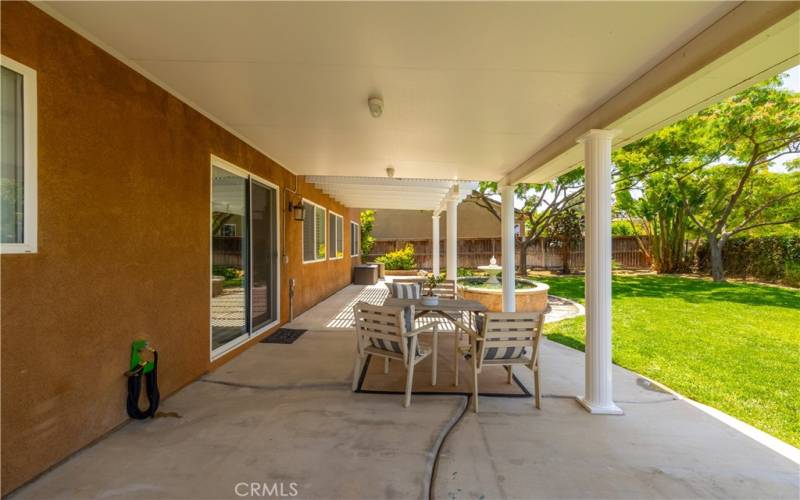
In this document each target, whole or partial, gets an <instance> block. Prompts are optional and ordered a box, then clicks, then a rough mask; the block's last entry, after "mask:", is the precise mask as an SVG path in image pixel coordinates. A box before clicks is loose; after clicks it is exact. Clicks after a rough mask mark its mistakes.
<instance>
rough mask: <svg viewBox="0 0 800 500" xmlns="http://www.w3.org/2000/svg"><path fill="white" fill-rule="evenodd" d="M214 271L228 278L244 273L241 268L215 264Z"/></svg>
mask: <svg viewBox="0 0 800 500" xmlns="http://www.w3.org/2000/svg"><path fill="white" fill-rule="evenodd" d="M213 273H214V276H223V277H224V278H225V279H226V280H234V279H237V278H241V277H242V276H243V275H244V272H243V271H242V270H241V269H239V268H236V267H230V266H214V267H213Z"/></svg>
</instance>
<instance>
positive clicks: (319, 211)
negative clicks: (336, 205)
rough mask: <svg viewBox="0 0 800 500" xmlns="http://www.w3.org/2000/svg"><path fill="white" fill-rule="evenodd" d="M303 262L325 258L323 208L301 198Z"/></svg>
mask: <svg viewBox="0 0 800 500" xmlns="http://www.w3.org/2000/svg"><path fill="white" fill-rule="evenodd" d="M303 212H304V217H303V263H309V262H319V261H323V260H325V255H326V251H325V250H326V248H327V246H326V241H325V236H326V227H325V226H326V224H325V208H324V207H322V206H320V205H317V204H316V203H314V202H313V201H308V200H306V199H303Z"/></svg>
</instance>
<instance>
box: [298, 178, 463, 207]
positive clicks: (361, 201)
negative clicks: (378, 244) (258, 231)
mask: <svg viewBox="0 0 800 500" xmlns="http://www.w3.org/2000/svg"><path fill="white" fill-rule="evenodd" d="M306 182H310V183H312V184H314V185H315V186H316V187H317V188H319V189H320V190H322V191H323V192H324V193H326V194H328V195H330V196H331V197H333V198H334V199H335V200H337V201H339V202H340V203H342V204H344V205H346V206H348V207H353V208H396V209H404V210H433V211H434V213H437V214H438V213H439V212H443V211H445V210H446V207H447V201H448V200H456V201H458V202H461V201H462V200H463V199H464V198H466V197H467V196H469V194H470V193H471V192H472V190H473V189H476V188H477V187H478V183H477V182H472V181H452V180H450V181H448V180H435V179H396V178H388V177H387V178H380V177H343V176H318V175H310V176H307V177H306Z"/></svg>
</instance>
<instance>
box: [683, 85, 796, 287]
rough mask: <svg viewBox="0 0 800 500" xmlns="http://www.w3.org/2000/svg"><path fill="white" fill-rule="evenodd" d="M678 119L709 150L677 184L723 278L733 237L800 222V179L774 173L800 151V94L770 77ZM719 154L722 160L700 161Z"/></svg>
mask: <svg viewBox="0 0 800 500" xmlns="http://www.w3.org/2000/svg"><path fill="white" fill-rule="evenodd" d="M681 126H682V127H684V129H685V130H686V131H687V132H689V133H690V134H691V137H692V138H693V140H694V142H695V143H697V145H698V149H701V150H704V151H705V152H706V153H705V154H704V155H701V156H700V158H701V159H700V160H699V161H697V162H696V163H697V164H696V165H692V164H690V165H688V166H689V167H690V168H689V169H688V170H686V171H685V172H683V173H682V175H681V176H680V177H678V186H679V191H680V194H681V196H682V199H683V202H684V205H685V207H686V208H687V213H688V216H689V218H690V219H691V220H692V222H694V224H695V225H696V226H697V228H698V229H699V230H700V231H701V232H702V233H703V234H704V235H705V236H706V238H708V245H709V253H710V257H711V275H712V276H713V278H714V281H724V279H725V274H724V270H723V266H722V250H723V248H724V246H725V243H726V242H727V241H728V240H729V239H730V237H731V236H734V235H736V234H738V233H744V232H746V231H750V230H752V229H754V228H758V227H764V226H772V225H779V224H791V223H796V222H798V221H800V212H798V211H797V210H795V208H796V205H797V204H796V203H795V201H796V198H797V197H798V196H800V183H798V182H797V178H796V177H795V176H788V177H784V176H782V175H780V174H771V173H770V172H769V166H770V165H772V164H774V162H775V161H776V160H778V159H779V158H781V157H783V156H785V155H787V154H792V153H797V152H800V94H798V93H797V92H792V91H789V90H786V89H782V88H780V78H773V79H771V80H769V81H767V82H765V83H763V84H760V85H755V86H753V87H750V88H749V89H747V90H745V91H744V92H741V93H739V94H737V95H735V96H733V97H731V98H729V99H726V100H724V101H722V102H721V103H719V104H717V105H715V106H712V107H710V108H708V109H706V110H704V111H701V112H700V113H697V114H696V115H693V116H691V117H689V118H687V119H686V120H684V122H683V123H682V124H681ZM712 152H714V153H712ZM715 155H718V157H719V158H718V159H719V160H720V162H719V163H718V164H709V163H708V162H706V161H703V158H713V157H714V156H715Z"/></svg>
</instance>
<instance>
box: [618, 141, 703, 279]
mask: <svg viewBox="0 0 800 500" xmlns="http://www.w3.org/2000/svg"><path fill="white" fill-rule="evenodd" d="M614 162H615V165H616V166H617V168H619V169H620V171H622V172H625V174H626V175H627V176H626V177H625V178H624V179H623V180H621V181H620V182H619V183H618V184H617V193H616V208H617V210H618V211H619V212H620V213H622V214H624V215H625V216H626V217H627V218H628V220H629V222H630V224H631V225H633V224H634V223H635V222H634V221H637V222H638V225H639V227H641V228H642V229H643V231H642V232H643V234H640V233H639V232H636V233H635V234H634V236H635V237H636V241H637V243H638V244H639V249H640V250H641V251H642V253H643V254H644V256H645V259H646V260H647V262H649V263H650V265H651V266H652V268H653V269H654V270H655V271H656V272H659V273H675V272H679V271H683V270H685V269H686V268H687V267H688V264H689V260H690V252H687V249H686V237H687V227H688V226H689V224H690V222H689V219H688V215H687V211H686V207H685V206H684V204H683V200H682V199H681V197H680V195H679V193H678V187H677V183H676V181H675V179H674V176H673V173H672V172H671V171H670V170H668V169H665V170H656V171H654V168H653V165H656V166H663V165H665V164H666V160H665V158H663V153H661V152H659V151H653V150H650V148H649V144H648V143H647V142H646V141H640V142H639V143H634V144H632V145H630V146H627V147H625V148H623V149H622V150H619V151H617V152H616V153H615V154H614Z"/></svg>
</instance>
